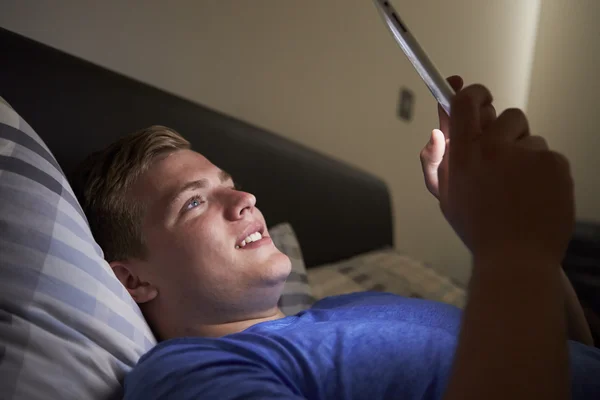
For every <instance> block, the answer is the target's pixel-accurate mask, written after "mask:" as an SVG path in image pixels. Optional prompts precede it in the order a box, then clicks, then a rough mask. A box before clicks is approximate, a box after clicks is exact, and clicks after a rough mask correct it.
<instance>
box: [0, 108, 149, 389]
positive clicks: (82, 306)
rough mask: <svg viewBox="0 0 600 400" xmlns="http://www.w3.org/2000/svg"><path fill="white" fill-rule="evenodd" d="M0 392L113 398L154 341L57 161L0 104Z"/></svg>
mask: <svg viewBox="0 0 600 400" xmlns="http://www.w3.org/2000/svg"><path fill="white" fill-rule="evenodd" d="M0 232H2V235H1V236H0V393H1V397H2V398H12V399H27V400H38V399H77V400H82V399H86V400H87V399H89V400H94V399H115V398H119V397H120V396H121V392H122V389H121V381H122V379H123V377H124V375H125V374H126V373H127V372H128V371H129V370H130V369H131V368H132V367H133V366H134V365H135V364H136V362H137V361H138V359H139V357H140V356H141V355H142V354H144V353H145V352H146V351H148V350H149V349H150V348H152V347H153V346H154V344H155V339H154V337H153V335H152V333H151V331H150V328H149V327H148V325H147V324H146V322H145V321H144V319H143V317H142V314H141V312H140V310H139V308H138V306H137V305H136V304H135V302H134V301H133V300H132V298H131V297H130V296H129V294H128V293H127V291H126V290H125V289H124V288H123V286H122V285H121V284H120V283H119V281H118V280H117V279H116V277H115V276H114V274H113V273H112V271H111V269H110V267H109V266H108V264H107V263H106V262H105V261H104V258H103V254H102V251H101V249H100V247H99V246H98V245H97V244H96V243H95V241H94V239H93V237H92V234H91V232H90V229H89V227H88V225H87V220H86V218H85V216H84V214H83V212H82V210H81V208H80V206H79V203H78V202H77V200H76V198H75V196H74V194H73V192H72V190H71V188H70V186H69V184H68V182H67V180H66V178H65V176H64V174H63V172H62V171H61V169H60V167H59V166H58V164H57V162H56V160H55V159H54V157H53V156H52V154H51V153H50V151H49V150H48V148H47V147H46V145H45V144H44V143H43V141H42V140H41V139H40V138H39V136H38V135H37V134H36V133H35V132H34V131H33V129H32V128H31V127H30V126H29V125H28V124H27V123H26V122H25V121H24V120H23V119H22V118H20V116H19V115H18V114H17V113H16V112H15V111H14V110H12V109H11V108H10V107H9V106H8V104H7V103H6V102H5V101H4V100H3V99H1V98H0Z"/></svg>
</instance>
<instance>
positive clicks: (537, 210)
mask: <svg viewBox="0 0 600 400" xmlns="http://www.w3.org/2000/svg"><path fill="white" fill-rule="evenodd" d="M448 82H449V83H450V84H451V85H452V86H453V88H454V89H455V90H456V91H457V95H456V96H455V99H454V101H453V105H452V107H453V108H452V114H453V115H452V118H448V116H447V115H446V114H445V112H444V111H443V109H441V107H438V109H439V115H440V128H441V130H434V131H433V133H432V137H431V140H430V142H429V143H428V144H427V145H426V146H425V148H424V149H423V150H422V151H421V164H422V167H423V174H424V177H425V183H426V185H427V188H428V189H429V191H430V192H431V193H432V194H433V195H434V196H435V197H437V198H438V200H439V201H440V206H441V208H442V211H443V212H444V215H445V216H446V218H447V219H448V221H449V222H450V224H451V225H452V227H453V228H454V230H455V231H456V232H457V233H458V235H459V236H460V237H461V239H462V240H463V242H464V243H465V244H466V245H467V247H468V248H469V249H470V250H471V251H475V250H483V249H485V248H487V247H489V246H500V245H504V246H507V245H509V244H510V245H512V244H520V245H524V244H525V243H528V244H527V246H529V245H531V246H532V247H531V248H530V250H532V251H534V250H540V249H541V250H543V249H544V246H545V245H552V246H553V248H554V249H555V250H556V252H555V254H554V257H555V259H556V261H557V262H560V261H561V259H562V256H563V253H564V250H565V248H566V245H567V242H568V239H569V236H570V233H571V230H572V225H573V218H574V209H573V208H574V206H573V189H572V181H571V177H570V172H569V166H568V163H567V161H566V159H565V158H564V157H562V156H561V155H559V154H557V153H553V152H551V151H549V150H548V146H547V144H546V142H545V140H544V139H543V138H542V137H539V136H531V135H530V133H529V126H528V122H527V119H526V117H525V115H524V114H523V112H522V111H520V110H516V109H509V110H507V111H505V112H504V113H502V114H501V115H500V117H498V118H496V110H495V109H494V107H493V105H492V97H491V94H490V93H489V91H488V90H487V89H486V88H484V87H482V86H479V85H475V86H471V87H469V88H468V91H467V89H465V91H460V89H461V87H462V79H461V78H460V77H451V78H449V79H448ZM453 130H454V133H452V132H453ZM451 138H452V140H450V139H451ZM455 142H458V146H459V147H458V149H456V146H457V144H456V143H455ZM451 143H452V146H450V144H451ZM452 176H454V178H453V179H452ZM555 207H557V210H558V209H560V210H561V211H562V214H560V216H561V219H560V221H562V222H561V223H562V224H563V225H562V226H561V227H560V228H558V224H557V225H556V226H557V230H556V233H557V235H558V232H561V233H562V235H563V236H562V237H560V238H558V237H556V238H549V237H548V238H545V237H544V233H547V234H548V235H550V233H549V231H548V230H547V228H550V225H551V222H550V221H558V220H559V218H557V217H558V216H559V215H558V214H556V211H557V210H555V209H554V208H555ZM538 230H539V231H541V232H540V234H541V236H538V235H537V233H534V231H538ZM529 242H536V243H529ZM475 246H478V247H475Z"/></svg>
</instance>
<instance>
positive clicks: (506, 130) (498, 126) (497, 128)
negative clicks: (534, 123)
mask: <svg viewBox="0 0 600 400" xmlns="http://www.w3.org/2000/svg"><path fill="white" fill-rule="evenodd" d="M486 136H487V137H494V138H498V139H503V140H506V141H509V142H515V141H517V140H519V139H522V138H524V137H527V136H529V122H528V121H527V117H526V116H525V114H524V113H523V111H521V110H519V109H518V108H509V109H508V110H506V111H504V112H503V113H502V114H500V116H499V117H498V118H497V119H496V121H495V122H494V123H493V124H491V125H490V126H489V128H488V129H487V131H486Z"/></svg>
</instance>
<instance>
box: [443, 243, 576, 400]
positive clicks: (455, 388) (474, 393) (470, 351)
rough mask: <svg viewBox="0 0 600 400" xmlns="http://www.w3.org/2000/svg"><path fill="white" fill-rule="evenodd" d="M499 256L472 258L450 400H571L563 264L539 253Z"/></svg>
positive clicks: (450, 386) (449, 392) (448, 396)
mask: <svg viewBox="0 0 600 400" xmlns="http://www.w3.org/2000/svg"><path fill="white" fill-rule="evenodd" d="M496 254H498V256H493V257H485V258H480V259H475V260H474V269H473V276H472V278H471V282H470V287H469V298H468V302H467V305H466V307H465V311H464V316H463V324H462V327H461V333H460V338H459V344H458V348H457V352H456V356H455V360H454V366H453V372H452V375H451V378H450V381H449V384H448V389H447V392H446V396H445V399H446V400H450V399H452V400H454V399H461V400H465V399H488V400H493V399H515V400H520V399H527V400H530V399H567V398H569V370H568V350H567V341H566V323H565V314H564V296H563V290H562V282H561V276H560V269H559V268H558V267H557V266H556V264H554V265H552V263H547V262H543V261H541V260H540V259H538V258H537V257H525V256H524V255H523V254H513V257H507V254H506V253H496ZM507 259H509V260H513V261H511V263H512V265H511V266H510V267H507V265H506V262H505V261H504V260H507ZM514 260H517V261H514ZM515 263H517V264H518V265H515Z"/></svg>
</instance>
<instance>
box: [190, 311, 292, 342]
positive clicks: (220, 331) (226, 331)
mask: <svg viewBox="0 0 600 400" xmlns="http://www.w3.org/2000/svg"><path fill="white" fill-rule="evenodd" d="M284 317H285V315H284V314H283V313H282V312H281V310H280V309H279V308H277V307H276V308H275V309H274V310H272V311H271V312H269V313H266V314H265V315H262V316H257V317H254V318H248V319H242V320H239V321H232V322H226V323H221V324H199V325H198V326H195V327H190V329H189V333H190V335H189V336H202V337H221V336H225V335H231V334H232V333H238V332H241V331H243V330H246V329H248V328H250V327H251V326H253V325H256V324H260V323H261V322H267V321H275V320H277V319H281V318H284Z"/></svg>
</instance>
